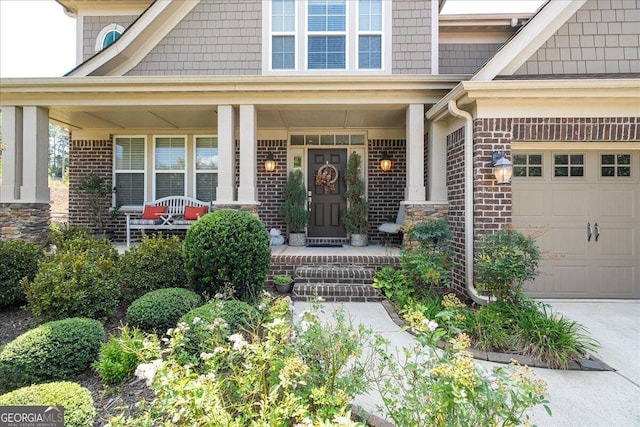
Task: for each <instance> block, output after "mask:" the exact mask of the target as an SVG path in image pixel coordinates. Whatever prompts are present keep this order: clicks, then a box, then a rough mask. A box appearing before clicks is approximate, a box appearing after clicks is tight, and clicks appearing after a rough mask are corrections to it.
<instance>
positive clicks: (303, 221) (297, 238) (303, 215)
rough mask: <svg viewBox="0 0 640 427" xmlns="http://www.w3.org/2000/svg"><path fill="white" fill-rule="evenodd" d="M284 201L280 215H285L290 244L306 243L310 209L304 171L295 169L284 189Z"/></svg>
mask: <svg viewBox="0 0 640 427" xmlns="http://www.w3.org/2000/svg"><path fill="white" fill-rule="evenodd" d="M282 193H283V196H284V203H283V204H282V206H280V215H282V216H283V217H284V222H285V223H286V224H287V229H288V231H289V245H290V246H304V245H305V244H306V237H305V227H306V226H307V223H308V222H309V211H307V209H306V208H305V203H306V202H307V189H306V188H305V187H304V183H303V179H302V171H301V170H300V169H294V170H292V171H291V172H289V177H288V178H287V182H286V184H285V185H284V189H283V190H282Z"/></svg>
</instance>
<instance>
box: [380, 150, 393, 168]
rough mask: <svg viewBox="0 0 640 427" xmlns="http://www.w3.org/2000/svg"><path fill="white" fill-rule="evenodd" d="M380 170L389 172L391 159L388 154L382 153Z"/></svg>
mask: <svg viewBox="0 0 640 427" xmlns="http://www.w3.org/2000/svg"><path fill="white" fill-rule="evenodd" d="M380 169H382V170H383V171H385V172H389V171H390V170H391V159H390V158H389V153H387V152H386V151H385V152H383V153H382V159H381V160H380Z"/></svg>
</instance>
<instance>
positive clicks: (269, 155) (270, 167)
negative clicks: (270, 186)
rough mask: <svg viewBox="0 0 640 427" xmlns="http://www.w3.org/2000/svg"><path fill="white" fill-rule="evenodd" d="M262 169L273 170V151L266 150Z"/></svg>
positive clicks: (274, 163) (274, 165)
mask: <svg viewBox="0 0 640 427" xmlns="http://www.w3.org/2000/svg"><path fill="white" fill-rule="evenodd" d="M264 170H266V171H267V172H273V171H274V170H276V161H275V159H274V158H273V153H272V152H271V151H268V152H267V159H266V160H265V161H264Z"/></svg>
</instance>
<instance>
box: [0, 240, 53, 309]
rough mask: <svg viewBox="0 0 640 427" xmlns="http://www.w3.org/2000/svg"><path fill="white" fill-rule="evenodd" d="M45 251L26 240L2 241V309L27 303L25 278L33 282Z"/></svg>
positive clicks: (0, 290) (0, 292)
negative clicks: (23, 285)
mask: <svg viewBox="0 0 640 427" xmlns="http://www.w3.org/2000/svg"><path fill="white" fill-rule="evenodd" d="M43 258H44V250H43V249H42V247H40V246H39V245H37V244H35V243H30V242H25V241H24V240H13V241H0V307H2V306H7V305H12V304H17V303H23V302H25V301H26V299H25V298H26V296H25V293H24V288H23V287H22V285H21V284H20V281H21V280H22V278H23V277H26V278H27V280H33V278H34V277H35V275H36V273H37V272H38V262H39V261H40V260H42V259H43Z"/></svg>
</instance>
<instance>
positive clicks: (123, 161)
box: [113, 136, 146, 206]
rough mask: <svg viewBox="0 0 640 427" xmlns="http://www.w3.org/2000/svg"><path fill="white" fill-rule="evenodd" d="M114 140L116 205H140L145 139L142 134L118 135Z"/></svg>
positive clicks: (143, 179)
mask: <svg viewBox="0 0 640 427" xmlns="http://www.w3.org/2000/svg"><path fill="white" fill-rule="evenodd" d="M114 141H115V142H114V145H115V147H114V181H113V182H114V183H115V187H116V205H118V206H140V205H142V204H143V203H144V200H145V194H144V188H145V187H144V182H145V173H144V165H145V161H144V159H145V145H146V139H145V137H143V136H118V137H115V139H114Z"/></svg>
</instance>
